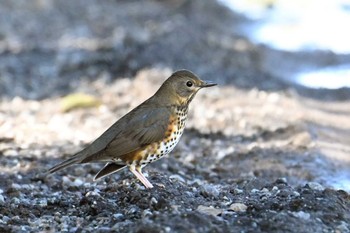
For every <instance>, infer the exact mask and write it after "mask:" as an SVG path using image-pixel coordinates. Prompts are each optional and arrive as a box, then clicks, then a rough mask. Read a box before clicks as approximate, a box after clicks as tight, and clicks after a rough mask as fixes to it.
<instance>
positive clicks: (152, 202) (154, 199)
mask: <svg viewBox="0 0 350 233" xmlns="http://www.w3.org/2000/svg"><path fill="white" fill-rule="evenodd" d="M151 204H152V205H156V204H158V201H157V199H156V198H155V197H152V198H151Z"/></svg>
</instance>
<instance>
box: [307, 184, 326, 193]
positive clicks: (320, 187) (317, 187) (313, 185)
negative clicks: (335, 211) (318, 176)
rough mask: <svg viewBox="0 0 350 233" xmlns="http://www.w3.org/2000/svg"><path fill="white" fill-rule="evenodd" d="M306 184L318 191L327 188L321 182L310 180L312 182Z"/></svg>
mask: <svg viewBox="0 0 350 233" xmlns="http://www.w3.org/2000/svg"><path fill="white" fill-rule="evenodd" d="M306 185H307V186H308V187H309V188H310V189H312V190H316V191H323V190H325V188H324V187H323V186H322V185H321V184H319V183H317V182H310V183H307V184H306Z"/></svg>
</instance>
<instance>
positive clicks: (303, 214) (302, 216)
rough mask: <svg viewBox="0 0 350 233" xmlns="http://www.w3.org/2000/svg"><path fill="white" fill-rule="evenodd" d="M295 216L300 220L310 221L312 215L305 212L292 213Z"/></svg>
mask: <svg viewBox="0 0 350 233" xmlns="http://www.w3.org/2000/svg"><path fill="white" fill-rule="evenodd" d="M292 214H293V216H294V217H296V218H300V219H303V220H309V219H310V214H309V213H306V212H304V211H298V212H292Z"/></svg>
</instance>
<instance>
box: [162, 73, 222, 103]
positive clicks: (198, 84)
mask: <svg viewBox="0 0 350 233" xmlns="http://www.w3.org/2000/svg"><path fill="white" fill-rule="evenodd" d="M215 85H216V83H213V82H210V81H203V80H201V79H199V78H198V77H197V76H196V75H195V74H193V73H192V72H190V71H188V70H179V71H176V72H175V73H173V74H172V75H171V76H170V77H169V78H168V79H167V80H166V81H165V82H164V83H163V85H162V86H161V87H160V88H159V90H158V91H157V93H156V96H157V97H158V98H159V99H160V100H161V101H162V100H164V102H168V103H170V104H173V105H179V106H181V105H187V104H189V103H190V102H191V101H192V99H193V97H194V96H195V95H196V93H197V92H198V91H199V90H200V89H201V88H204V87H211V86H215ZM162 102H163V101H162Z"/></svg>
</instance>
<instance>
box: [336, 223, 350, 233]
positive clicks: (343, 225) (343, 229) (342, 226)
mask: <svg viewBox="0 0 350 233" xmlns="http://www.w3.org/2000/svg"><path fill="white" fill-rule="evenodd" d="M337 230H338V231H339V232H350V229H349V224H348V223H346V222H344V221H341V224H340V225H338V226H337Z"/></svg>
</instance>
